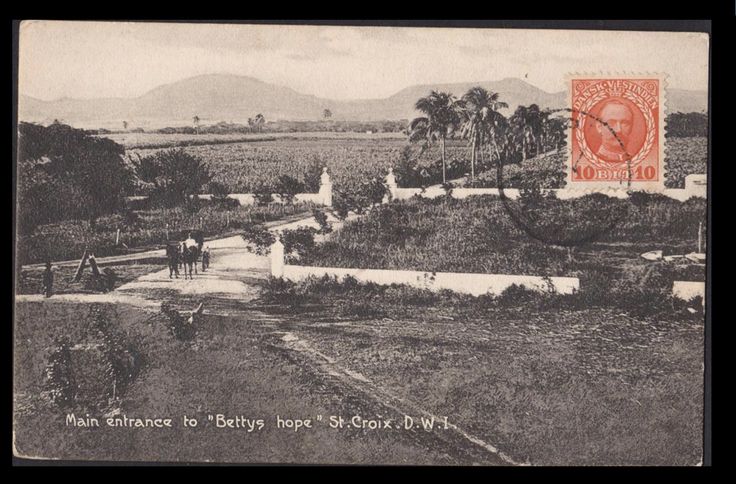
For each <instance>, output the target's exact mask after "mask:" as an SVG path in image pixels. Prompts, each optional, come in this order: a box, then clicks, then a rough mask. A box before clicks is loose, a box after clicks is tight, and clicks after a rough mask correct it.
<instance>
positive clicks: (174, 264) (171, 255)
mask: <svg viewBox="0 0 736 484" xmlns="http://www.w3.org/2000/svg"><path fill="white" fill-rule="evenodd" d="M166 255H167V256H168V259H169V279H172V278H173V276H174V275H176V278H177V279H179V246H178V244H177V245H171V244H169V245H167V246H166Z"/></svg>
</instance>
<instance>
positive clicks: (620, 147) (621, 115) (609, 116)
mask: <svg viewBox="0 0 736 484" xmlns="http://www.w3.org/2000/svg"><path fill="white" fill-rule="evenodd" d="M633 122H634V113H633V112H632V111H631V108H630V107H629V106H627V105H626V104H625V103H624V102H623V101H621V100H619V99H611V100H610V101H608V102H606V104H605V105H604V106H603V107H602V108H601V111H600V115H599V122H597V123H595V126H596V131H598V133H599V134H600V136H601V145H600V147H599V148H598V150H597V151H596V155H597V156H598V157H599V158H601V159H603V160H604V161H608V162H613V163H617V162H623V161H626V160H627V159H628V158H631V157H632V156H634V154H635V153H632V152H631V151H630V150H629V146H628V144H629V137H630V135H631V129H632V126H633Z"/></svg>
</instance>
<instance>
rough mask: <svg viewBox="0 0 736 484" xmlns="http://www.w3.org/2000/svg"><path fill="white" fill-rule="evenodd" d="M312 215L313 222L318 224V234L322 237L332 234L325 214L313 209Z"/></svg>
mask: <svg viewBox="0 0 736 484" xmlns="http://www.w3.org/2000/svg"><path fill="white" fill-rule="evenodd" d="M312 215H313V216H314V220H316V221H317V223H318V224H319V230H317V233H318V234H320V235H324V234H329V233H331V232H332V225H330V223H329V222H328V221H327V214H325V213H324V212H323V211H322V210H319V209H316V208H315V209H313V210H312Z"/></svg>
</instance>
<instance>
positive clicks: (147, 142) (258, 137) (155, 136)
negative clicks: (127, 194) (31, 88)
mask: <svg viewBox="0 0 736 484" xmlns="http://www.w3.org/2000/svg"><path fill="white" fill-rule="evenodd" d="M99 136H100V137H105V138H110V139H111V140H113V141H115V142H116V143H119V144H121V145H123V147H124V148H125V149H136V148H137V149H154V148H176V147H184V146H198V145H208V144H228V143H241V142H257V141H275V140H285V139H288V140H300V139H344V140H348V139H356V140H377V139H386V140H396V139H406V136H405V135H404V134H402V133H371V134H369V133H338V132H301V133H248V134H243V133H229V134H182V133H170V134H169V133H110V134H104V135H99Z"/></svg>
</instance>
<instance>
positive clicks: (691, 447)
mask: <svg viewBox="0 0 736 484" xmlns="http://www.w3.org/2000/svg"><path fill="white" fill-rule="evenodd" d="M264 302H265V303H266V304H273V306H272V310H273V311H276V312H280V311H283V308H284V307H285V306H286V307H289V308H290V311H291V312H292V314H294V316H293V317H294V319H295V320H298V321H300V322H302V324H301V325H300V326H299V328H300V330H301V334H302V335H303V337H304V339H305V340H307V341H309V342H310V343H311V344H312V345H314V346H315V347H316V348H317V349H318V350H319V351H321V352H323V353H324V354H327V355H330V356H332V357H334V358H336V360H337V362H338V364H341V365H344V366H345V367H349V368H351V369H352V370H353V371H357V372H359V373H360V374H362V375H365V376H366V377H367V378H369V379H370V380H371V381H377V382H381V383H382V384H383V385H384V386H385V387H386V388H388V389H389V390H390V391H392V392H394V393H395V394H397V395H399V396H400V397H401V398H405V399H407V400H410V401H412V402H415V403H416V404H418V405H420V406H422V407H423V408H425V409H427V410H428V411H430V412H432V413H434V414H435V415H449V416H450V418H451V420H452V421H453V422H454V423H455V424H456V425H458V426H461V427H463V428H465V429H466V430H468V431H469V432H470V433H472V434H473V435H475V436H477V437H479V438H481V439H483V440H484V441H486V442H491V443H493V444H494V445H496V446H498V447H499V448H500V449H502V450H503V451H504V452H506V453H507V454H509V455H511V456H513V457H514V458H515V459H516V460H517V461H520V462H529V463H532V464H535V465H695V464H696V463H697V462H698V461H699V460H700V458H701V449H702V425H703V366H702V362H703V314H702V313H696V314H691V313H690V312H689V311H686V310H684V309H685V308H684V307H682V308H680V309H671V308H670V309H669V310H666V311H664V312H661V313H659V314H656V315H648V316H636V317H634V316H632V315H631V314H627V313H626V312H622V311H621V310H620V309H618V308H613V307H595V306H586V307H583V308H580V307H576V306H575V305H574V304H573V301H572V300H566V299H564V298H560V297H559V296H558V297H551V298H550V297H546V296H534V295H532V294H529V293H524V292H519V293H517V294H507V295H504V296H501V297H499V298H495V299H489V298H483V297H481V298H473V297H465V296H458V295H457V294H453V293H450V292H447V293H441V294H439V295H438V294H433V293H430V292H428V291H420V290H414V289H409V288H406V287H402V286H393V287H388V288H386V287H377V286H372V285H361V284H348V285H345V284H341V285H336V284H334V283H332V282H330V281H316V280H311V281H307V282H303V283H300V284H299V285H293V284H283V283H279V282H278V281H273V282H272V283H271V286H270V289H269V291H268V292H267V293H266V296H265V297H264ZM568 303H569V305H568ZM315 305H317V306H316V307H317V308H318V309H316V310H315V309H311V310H312V311H313V312H312V313H311V314H310V308H314V307H315Z"/></svg>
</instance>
